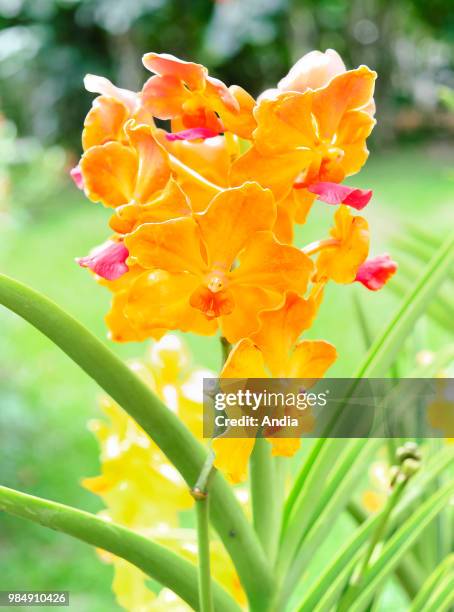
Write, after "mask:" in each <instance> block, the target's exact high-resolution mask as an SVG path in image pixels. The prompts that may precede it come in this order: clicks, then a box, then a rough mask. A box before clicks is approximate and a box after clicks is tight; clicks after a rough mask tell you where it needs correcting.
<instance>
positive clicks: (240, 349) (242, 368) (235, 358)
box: [219, 338, 268, 378]
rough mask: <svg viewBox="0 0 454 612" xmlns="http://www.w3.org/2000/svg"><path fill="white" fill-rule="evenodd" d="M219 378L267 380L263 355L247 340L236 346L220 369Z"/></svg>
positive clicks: (244, 339)
mask: <svg viewBox="0 0 454 612" xmlns="http://www.w3.org/2000/svg"><path fill="white" fill-rule="evenodd" d="M219 377H220V378H267V377H268V373H267V371H266V369H265V363H264V361H263V355H262V352H261V351H260V349H259V348H258V347H257V346H255V344H254V342H253V341H252V340H251V339H249V338H243V340H240V341H239V342H238V344H236V345H235V346H234V347H233V349H232V351H231V353H230V355H229V356H228V359H227V361H226V362H225V364H224V367H223V368H222V371H221V374H220V375H219Z"/></svg>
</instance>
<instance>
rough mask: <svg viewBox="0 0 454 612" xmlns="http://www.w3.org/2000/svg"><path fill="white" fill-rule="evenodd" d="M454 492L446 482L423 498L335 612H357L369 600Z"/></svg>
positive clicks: (451, 484)
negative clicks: (424, 499)
mask: <svg viewBox="0 0 454 612" xmlns="http://www.w3.org/2000/svg"><path fill="white" fill-rule="evenodd" d="M452 495H454V482H450V483H448V484H447V485H445V486H444V487H443V488H441V489H439V490H438V491H437V492H436V493H434V494H433V495H431V496H430V497H428V498H427V500H426V501H425V502H424V503H423V504H422V505H421V506H420V507H419V508H418V509H417V510H416V511H415V512H413V514H411V515H410V517H409V518H408V519H407V520H406V521H405V522H404V523H403V524H402V525H401V527H399V529H398V530H397V531H396V532H395V533H394V535H393V536H392V537H391V538H390V539H389V540H388V542H387V543H386V544H385V546H384V547H383V550H382V552H381V553H380V555H379V556H378V558H377V559H376V560H375V562H374V563H373V564H372V565H371V566H370V567H369V569H368V570H367V571H366V572H365V574H364V576H363V579H362V581H361V583H360V584H359V585H354V586H352V587H351V588H350V589H349V590H348V591H347V594H346V596H345V599H343V601H342V605H341V606H340V608H339V612H346V611H347V610H348V612H359V611H360V610H362V609H363V607H364V606H365V605H366V604H367V603H368V602H369V601H370V600H371V598H372V597H373V595H374V593H375V591H376V589H378V588H379V587H380V586H381V584H382V583H383V581H384V580H386V578H387V577H388V576H389V575H390V574H391V573H392V572H393V571H394V568H395V567H396V565H397V564H398V563H399V561H400V559H401V558H402V557H403V556H404V555H405V554H406V553H407V552H408V550H410V548H411V547H412V546H413V545H414V544H415V542H416V541H417V539H418V538H419V536H420V535H421V533H422V532H423V531H424V529H425V528H426V527H427V526H428V525H429V524H430V523H431V522H432V521H433V519H434V518H435V517H436V516H437V515H438V514H439V513H440V512H441V511H442V510H443V509H444V508H445V507H446V505H447V503H448V502H449V499H450V498H451V497H452Z"/></svg>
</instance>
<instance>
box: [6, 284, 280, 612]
mask: <svg viewBox="0 0 454 612" xmlns="http://www.w3.org/2000/svg"><path fill="white" fill-rule="evenodd" d="M0 304H3V305H4V306H6V307H7V308H9V309H10V310H12V311H13V312H15V313H16V314H18V315H19V316H21V317H23V318H24V319H25V320H26V321H28V322H29V323H31V324H32V325H33V326H34V327H36V328H37V329H38V330H39V331H41V332H42V333H43V334H45V335H46V336H47V337H48V338H50V340H52V342H54V343H55V344H56V345H57V346H59V347H60V348H61V349H62V350H63V351H64V352H65V353H66V354H67V355H68V356H69V357H70V358H71V359H72V360H73V361H74V362H75V363H77V365H78V366H79V367H81V368H82V369H83V370H84V371H85V372H86V373H87V374H88V375H89V376H91V378H93V379H94V380H95V381H96V382H97V383H98V384H99V385H100V386H101V387H102V388H103V389H104V391H106V393H108V394H109V395H110V396H111V397H112V398H113V399H114V400H115V401H116V402H118V404H120V406H121V407H122V408H124V410H126V412H128V414H130V416H131V417H132V418H133V419H134V420H135V421H136V422H137V423H138V424H139V425H140V426H141V427H142V428H143V429H144V431H145V432H146V433H147V434H148V435H149V436H150V438H152V439H153V440H154V441H155V442H156V444H157V445H158V446H159V447H160V449H161V450H162V451H163V452H164V453H165V455H166V456H167V457H168V459H169V460H170V461H171V462H172V463H173V464H174V465H175V467H176V468H177V469H178V471H179V472H180V473H181V474H182V476H183V478H184V479H185V480H186V482H187V483H188V485H189V486H191V487H192V486H193V485H194V484H195V482H196V480H197V478H198V476H199V474H200V471H201V469H202V467H203V465H204V462H205V459H206V451H205V449H204V448H203V446H202V445H201V444H200V443H199V442H198V441H197V440H196V438H195V437H194V436H193V435H192V434H191V432H190V431H189V430H188V429H187V428H186V427H185V425H184V424H183V423H182V421H181V420H180V419H178V418H177V417H176V416H175V415H174V414H173V413H172V412H171V411H170V410H168V409H167V407H166V406H165V405H164V404H163V403H162V402H161V400H160V399H159V398H158V397H157V396H156V395H155V394H154V393H153V392H152V391H151V389H149V388H148V387H147V386H146V385H145V383H143V382H142V381H141V380H140V378H139V377H138V376H136V375H135V374H134V373H133V372H132V371H131V370H130V368H128V366H127V365H126V364H124V363H123V362H122V361H121V359H119V358H118V357H117V356H116V355H115V354H114V353H113V352H112V351H111V350H110V349H109V348H108V347H107V346H106V345H105V344H104V343H103V342H101V341H100V340H98V338H96V337H95V336H94V335H93V334H91V333H90V332H89V331H88V330H87V329H86V328H85V327H84V326H83V325H81V324H80V323H79V322H78V321H76V320H75V319H74V318H73V317H72V316H71V315H69V314H68V313H66V312H65V311H63V310H62V309H61V308H59V307H58V306H57V305H56V304H55V303H54V302H52V301H51V300H49V299H48V298H46V297H45V296H43V295H41V294H40V293H38V292H36V291H34V290H33V289H30V288H29V287H27V286H26V285H24V284H22V283H20V282H18V281H15V280H13V279H11V278H9V277H7V276H5V275H3V274H0ZM210 495H211V520H212V522H213V525H214V526H215V528H216V530H217V532H218V534H219V536H220V538H221V539H222V541H223V543H224V545H225V547H226V549H227V551H228V552H229V554H230V556H231V557H232V559H233V562H234V564H235V567H236V569H237V571H238V574H239V577H240V580H241V583H242V585H243V587H244V589H245V591H246V593H247V595H248V597H249V600H250V602H251V603H253V604H254V605H257V606H258V607H259V608H260V606H261V605H262V604H263V602H264V601H266V599H267V598H268V596H269V594H270V592H271V589H272V587H271V583H272V577H271V572H270V568H269V563H268V562H267V559H266V558H265V555H264V553H263V550H262V548H261V547H260V544H259V542H258V540H257V538H256V536H255V533H254V532H253V530H252V528H251V525H250V524H249V523H248V521H247V520H246V517H245V515H244V512H243V511H242V509H241V506H240V505H239V503H238V502H237V500H236V498H235V495H234V493H233V491H232V489H231V487H229V486H228V485H227V483H226V481H225V480H224V478H223V477H222V475H221V474H220V473H219V472H217V473H216V474H215V475H214V477H213V479H212V482H211V485H210Z"/></svg>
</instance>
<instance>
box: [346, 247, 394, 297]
mask: <svg viewBox="0 0 454 612" xmlns="http://www.w3.org/2000/svg"><path fill="white" fill-rule="evenodd" d="M396 271H397V263H396V262H395V261H393V260H392V259H391V258H390V256H389V255H388V253H384V254H383V255H377V257H374V258H372V259H368V260H367V261H365V262H364V263H363V264H362V265H361V266H360V267H359V270H358V272H357V274H356V278H355V280H356V281H358V282H359V283H362V284H363V285H364V286H365V287H367V289H370V290H371V291H378V290H379V289H381V288H382V287H383V286H384V285H385V284H386V283H387V282H388V281H389V279H390V278H391V276H393V275H394V274H395V273H396Z"/></svg>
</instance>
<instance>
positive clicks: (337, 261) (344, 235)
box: [315, 205, 369, 284]
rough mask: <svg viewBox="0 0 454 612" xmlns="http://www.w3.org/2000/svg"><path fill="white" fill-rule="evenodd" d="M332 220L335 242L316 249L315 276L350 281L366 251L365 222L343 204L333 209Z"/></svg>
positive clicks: (367, 234) (364, 258) (367, 238)
mask: <svg viewBox="0 0 454 612" xmlns="http://www.w3.org/2000/svg"><path fill="white" fill-rule="evenodd" d="M334 220H335V225H334V227H333V229H332V230H331V232H330V234H331V236H332V237H333V238H334V239H336V240H338V241H339V244H338V245H337V246H332V247H329V248H327V249H325V250H323V251H322V252H321V253H320V255H319V256H318V259H317V264H316V278H315V280H321V279H323V278H328V279H331V280H334V281H335V282H336V283H342V284H346V283H352V282H353V281H354V280H355V277H356V274H357V272H358V269H359V267H360V265H361V264H362V263H363V262H364V261H365V260H366V257H367V255H368V253H369V225H368V223H367V221H366V219H364V218H363V217H360V216H357V217H354V216H353V215H351V214H350V212H349V210H348V207H347V206H343V205H342V206H340V207H339V209H338V210H337V211H336V214H335V215H334Z"/></svg>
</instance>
